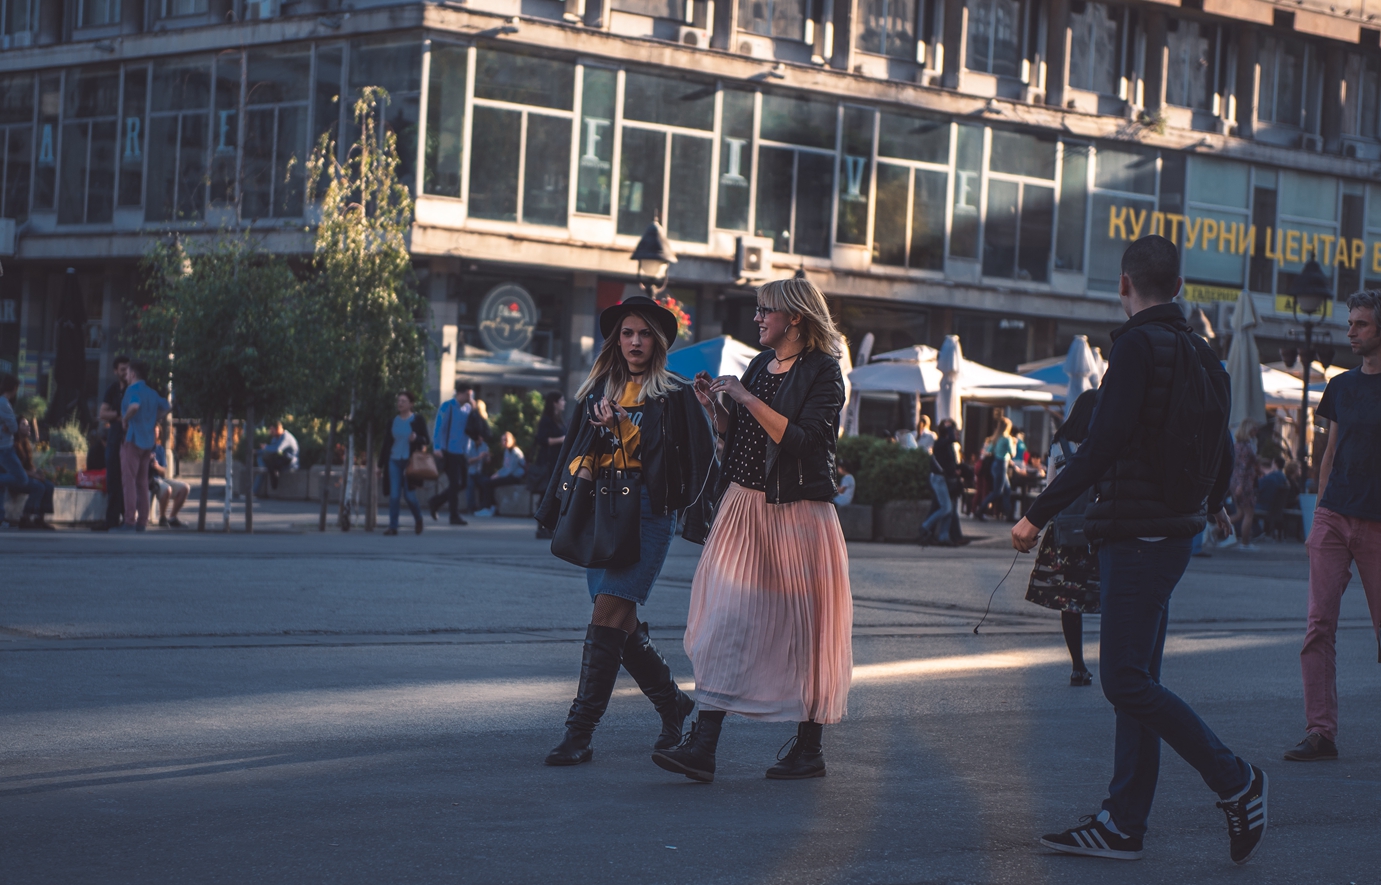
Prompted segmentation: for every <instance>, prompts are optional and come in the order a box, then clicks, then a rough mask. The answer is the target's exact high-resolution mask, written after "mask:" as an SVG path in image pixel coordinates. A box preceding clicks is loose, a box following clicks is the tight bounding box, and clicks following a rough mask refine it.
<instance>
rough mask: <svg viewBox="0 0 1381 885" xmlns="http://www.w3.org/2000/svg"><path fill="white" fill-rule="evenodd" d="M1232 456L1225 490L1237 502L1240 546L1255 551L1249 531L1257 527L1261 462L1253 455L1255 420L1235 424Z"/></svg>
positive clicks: (1234, 518) (1234, 517)
mask: <svg viewBox="0 0 1381 885" xmlns="http://www.w3.org/2000/svg"><path fill="white" fill-rule="evenodd" d="M1232 457H1233V461H1232V482H1231V483H1230V484H1229V486H1228V492H1229V493H1230V494H1231V495H1232V503H1233V504H1235V505H1237V513H1236V515H1234V516H1233V517H1232V522H1234V523H1236V524H1237V540H1238V541H1239V542H1240V543H1241V545H1242V546H1241V549H1242V550H1247V551H1254V550H1256V547H1254V546H1252V532H1253V531H1254V530H1255V529H1256V481H1257V480H1258V479H1260V478H1261V463H1260V460H1259V459H1258V458H1257V457H1256V424H1255V422H1253V421H1251V420H1250V419H1248V420H1245V421H1243V422H1242V423H1241V425H1239V426H1238V428H1237V436H1236V439H1235V440H1234V444H1233V455H1232ZM1225 540H1226V539H1225ZM1223 546H1229V545H1227V544H1225V545H1223Z"/></svg>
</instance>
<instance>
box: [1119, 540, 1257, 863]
mask: <svg viewBox="0 0 1381 885" xmlns="http://www.w3.org/2000/svg"><path fill="white" fill-rule="evenodd" d="M1191 545H1192V539H1189V538H1167V539H1166V540H1164V541H1140V540H1136V539H1132V540H1129V541H1113V542H1109V543H1106V544H1104V545H1103V546H1102V549H1101V550H1100V551H1099V553H1098V567H1099V569H1100V574H1101V575H1102V617H1103V621H1102V630H1101V633H1100V635H1099V656H1100V666H1099V675H1100V677H1101V679H1102V684H1103V695H1104V696H1105V697H1107V699H1108V700H1109V701H1110V702H1111V703H1112V705H1113V707H1114V708H1115V709H1116V711H1117V739H1116V750H1115V756H1114V761H1113V776H1112V782H1111V783H1109V784H1108V798H1107V799H1106V800H1105V801H1104V802H1103V808H1104V810H1106V811H1107V812H1108V813H1109V814H1110V815H1112V819H1113V823H1115V824H1116V825H1117V828H1118V829H1119V830H1121V831H1122V832H1123V833H1125V834H1127V835H1129V836H1143V835H1145V833H1146V819H1147V818H1148V817H1149V816H1150V814H1151V801H1152V799H1154V798H1155V794H1156V779H1157V777H1158V776H1159V774H1160V742H1161V741H1165V742H1166V743H1167V744H1169V745H1170V749H1172V750H1174V751H1175V752H1176V753H1178V754H1179V755H1180V758H1182V759H1183V760H1184V761H1185V762H1188V763H1189V764H1190V765H1191V766H1193V768H1194V770H1195V771H1197V772H1199V775H1200V777H1202V778H1203V779H1204V783H1206V784H1208V787H1209V789H1210V790H1213V791H1214V792H1215V793H1217V794H1218V798H1220V799H1227V798H1230V797H1231V796H1234V795H1236V794H1237V793H1239V792H1241V790H1242V788H1243V787H1245V786H1246V785H1247V783H1248V782H1249V781H1250V780H1251V766H1249V765H1248V764H1247V763H1246V762H1244V761H1243V760H1242V759H1240V758H1238V757H1237V756H1236V755H1234V754H1233V752H1232V751H1231V750H1229V749H1228V748H1227V747H1226V746H1224V745H1223V742H1222V741H1220V740H1219V739H1218V736H1217V735H1215V734H1214V733H1213V730H1212V729H1210V728H1209V727H1208V726H1207V725H1205V724H1204V722H1203V720H1202V719H1200V718H1199V717H1198V715H1197V714H1196V713H1195V712H1194V711H1193V709H1191V708H1190V706H1189V705H1188V704H1186V703H1185V702H1184V701H1183V700H1181V699H1180V698H1179V697H1178V696H1177V695H1176V694H1175V693H1174V692H1172V691H1170V689H1168V688H1165V687H1164V686H1163V685H1161V684H1160V663H1161V656H1162V655H1163V654H1164V652H1165V628H1166V625H1167V624H1168V623H1169V620H1170V594H1171V593H1173V592H1174V590H1175V585H1176V584H1177V583H1179V580H1180V576H1181V575H1183V574H1184V570H1185V569H1186V568H1187V567H1188V566H1189V555H1190V550H1191Z"/></svg>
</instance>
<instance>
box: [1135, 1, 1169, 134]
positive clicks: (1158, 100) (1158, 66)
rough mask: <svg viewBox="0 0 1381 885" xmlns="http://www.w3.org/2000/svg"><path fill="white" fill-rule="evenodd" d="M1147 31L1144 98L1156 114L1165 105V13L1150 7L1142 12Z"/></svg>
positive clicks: (1149, 111)
mask: <svg viewBox="0 0 1381 885" xmlns="http://www.w3.org/2000/svg"><path fill="white" fill-rule="evenodd" d="M1141 14H1142V15H1143V16H1144V18H1143V21H1144V22H1145V24H1144V25H1143V27H1144V28H1145V31H1146V70H1145V72H1144V73H1143V86H1142V98H1143V100H1144V101H1145V103H1146V104H1145V110H1146V112H1147V113H1148V114H1152V115H1154V114H1156V113H1159V112H1160V109H1161V108H1163V107H1164V106H1165V52H1166V47H1165V33H1166V31H1165V13H1164V12H1162V11H1161V10H1160V9H1158V8H1155V7H1148V8H1146V9H1144V10H1143V11H1142V13H1141Z"/></svg>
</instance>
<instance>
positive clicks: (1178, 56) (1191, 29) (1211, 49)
mask: <svg viewBox="0 0 1381 885" xmlns="http://www.w3.org/2000/svg"><path fill="white" fill-rule="evenodd" d="M1220 35H1221V29H1220V28H1219V27H1218V26H1217V25H1210V24H1205V23H1203V22H1197V21H1191V20H1189V19H1178V18H1171V19H1169V20H1167V21H1166V23H1165V44H1166V55H1167V56H1168V59H1169V61H1168V66H1167V67H1166V70H1165V100H1166V101H1167V102H1169V103H1170V104H1172V105H1176V106H1177V107H1182V108H1193V109H1194V110H1196V111H1209V112H1212V113H1217V101H1216V99H1217V97H1218V92H1219V88H1218V53H1219V49H1220V46H1219V40H1220Z"/></svg>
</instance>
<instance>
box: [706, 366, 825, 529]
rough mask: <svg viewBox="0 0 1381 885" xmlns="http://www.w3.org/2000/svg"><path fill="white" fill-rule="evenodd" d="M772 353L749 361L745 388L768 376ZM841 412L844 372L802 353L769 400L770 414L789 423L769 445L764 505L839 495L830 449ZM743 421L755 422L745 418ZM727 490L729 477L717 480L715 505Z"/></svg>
mask: <svg viewBox="0 0 1381 885" xmlns="http://www.w3.org/2000/svg"><path fill="white" fill-rule="evenodd" d="M773 356H774V354H773V353H772V351H770V350H768V351H764V352H762V353H760V354H758V355H757V356H756V357H754V358H753V361H752V362H751V363H749V364H748V370H747V371H745V372H744V373H743V379H742V380H743V386H744V387H751V386H752V384H753V379H755V378H757V376H758V373H759V372H766V371H767V364H768V363H769V362H771V360H772V358H773ZM843 407H844V373H843V372H842V371H840V368H839V360H837V359H835V358H834V357H832V356H830V355H829V354H827V353H821V352H820V351H818V350H812V351H810V352H809V353H804V354H802V355H801V358H800V359H798V360H797V361H796V365H794V366H792V367H791V368H790V369H789V370H788V371H787V373H786V377H785V378H783V379H782V386H781V387H779V388H778V389H777V395H776V396H775V397H774V398H773V400H772V410H773V411H774V412H777V413H778V414H779V415H782V416H783V417H785V418H786V420H787V425H786V432H785V433H783V434H782V441H781V442H780V443H774V442H772V440H771V439H770V438H769V439H768V440H767V501H768V503H769V504H791V503H793V502H795V501H829V500H832V499H833V498H834V496H835V493H836V491H837V489H836V487H835V481H834V446H835V440H836V439H838V437H839V410H840V409H842V408H843ZM740 412H741V410H740V409H739V408H731V409H730V410H729V428H728V430H727V431H725V433H724V453H725V457H728V453H729V452H730V451H732V450H733V445H734V434H735V431H736V430H737V423H738V420H739V418H738V415H739V414H740ZM744 420H749V421H751V420H753V419H752V418H751V417H747V418H745V419H744ZM728 488H729V478H728V475H727V473H722V474H721V475H720V477H719V483H718V488H716V489H715V495H714V500H715V501H716V502H718V501H719V500H720V499H721V498H723V497H724V492H725V490H726V489H728Z"/></svg>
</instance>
